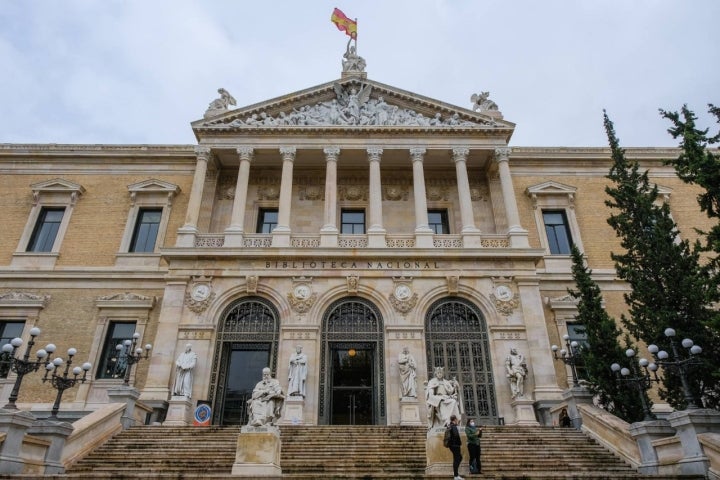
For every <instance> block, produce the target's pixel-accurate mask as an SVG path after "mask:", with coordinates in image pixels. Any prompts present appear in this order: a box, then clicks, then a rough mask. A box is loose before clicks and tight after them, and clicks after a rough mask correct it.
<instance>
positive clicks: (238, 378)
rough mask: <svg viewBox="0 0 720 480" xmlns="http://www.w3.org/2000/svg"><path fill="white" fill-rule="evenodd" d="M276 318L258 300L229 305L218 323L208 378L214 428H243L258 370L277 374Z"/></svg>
mask: <svg viewBox="0 0 720 480" xmlns="http://www.w3.org/2000/svg"><path fill="white" fill-rule="evenodd" d="M279 318H280V317H279V315H278V312H277V310H276V309H275V307H274V306H273V305H272V304H271V303H270V302H268V301H267V300H265V299H264V298H260V297H246V298H241V299H239V300H236V301H235V302H233V303H232V304H231V305H230V306H229V307H228V308H227V309H225V312H224V313H223V315H222V317H221V318H220V321H219V322H218V332H217V340H216V343H215V355H214V358H213V368H212V372H211V377H210V385H211V391H210V398H209V400H210V404H211V405H212V409H213V424H214V425H246V424H247V423H248V410H247V400H248V399H249V398H250V397H251V395H252V391H253V388H255V385H256V384H257V382H259V381H260V380H261V378H262V369H263V368H265V367H270V370H271V371H272V375H273V376H275V373H276V371H277V349H278V332H279V324H280V322H279Z"/></svg>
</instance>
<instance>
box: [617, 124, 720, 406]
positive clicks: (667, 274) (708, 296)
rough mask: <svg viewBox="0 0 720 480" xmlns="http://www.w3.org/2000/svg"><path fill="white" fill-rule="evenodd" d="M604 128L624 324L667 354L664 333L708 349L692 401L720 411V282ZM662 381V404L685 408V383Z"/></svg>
mask: <svg viewBox="0 0 720 480" xmlns="http://www.w3.org/2000/svg"><path fill="white" fill-rule="evenodd" d="M604 123H605V130H606V133H607V136H608V141H609V143H610V148H611V150H612V160H613V165H612V167H611V169H610V172H609V174H608V176H607V178H608V179H610V181H611V182H612V185H610V186H608V187H606V189H605V191H606V193H607V194H608V195H609V196H610V200H607V201H606V202H605V203H606V204H607V205H608V206H609V207H610V208H612V209H613V213H612V214H611V216H610V217H609V218H608V223H609V224H610V226H612V227H613V229H615V232H616V234H617V235H618V237H619V238H620V240H621V246H622V247H623V249H624V251H623V252H622V253H611V257H612V259H613V261H614V262H615V269H616V271H617V274H618V276H619V277H620V278H621V279H623V280H625V281H626V282H627V283H628V285H629V286H630V289H631V291H630V293H627V294H625V295H624V297H625V302H626V303H627V305H628V313H629V315H623V316H622V317H621V320H622V323H623V325H624V326H625V328H626V329H627V330H628V331H629V333H630V334H631V335H632V336H633V337H634V338H637V339H639V340H642V341H644V342H645V343H646V344H651V343H654V344H656V345H658V346H659V347H660V348H661V349H665V350H667V351H670V348H669V343H668V341H667V339H666V338H665V335H664V333H663V332H664V330H665V329H666V328H668V327H673V328H674V329H676V331H677V334H678V337H679V340H682V338H684V337H689V338H692V339H693V340H694V341H695V343H696V344H698V345H701V346H702V347H703V350H704V353H703V355H702V357H703V358H704V359H705V360H704V362H703V364H702V365H701V366H700V367H697V368H695V369H694V370H693V371H692V372H691V374H690V376H689V380H690V385H691V390H692V394H693V395H694V397H695V398H696V399H698V401H699V400H700V399H701V398H702V399H703V400H704V401H705V403H706V404H708V406H712V407H717V406H718V403H719V402H718V399H719V398H720V397H719V396H718V393H720V378H717V377H714V376H713V371H714V370H716V367H714V366H713V365H712V364H711V363H712V362H710V361H708V359H717V358H718V353H720V352H718V348H719V347H720V346H718V345H717V342H715V339H714V338H713V335H712V332H711V331H709V330H708V329H707V328H706V325H708V323H709V322H710V320H711V319H712V318H713V317H714V315H715V313H714V312H713V310H712V309H711V308H710V306H711V303H712V300H713V299H714V298H715V296H716V295H717V287H716V285H715V281H714V279H713V278H712V274H711V273H710V272H709V271H708V270H707V269H703V268H702V267H701V265H700V256H699V252H698V245H697V244H696V245H695V247H693V246H691V245H690V243H689V242H688V241H687V240H681V239H680V238H679V236H678V233H679V232H678V229H677V226H676V224H675V222H674V220H673V219H672V217H671V216H670V209H669V206H668V205H667V204H662V205H660V206H659V205H657V204H656V200H657V198H658V192H657V186H653V185H651V184H650V182H649V180H648V174H647V171H644V172H640V171H639V165H638V163H637V162H636V161H630V160H628V159H627V158H626V157H625V151H624V150H623V149H622V148H620V145H619V141H618V139H617V137H616V135H615V130H614V127H613V124H612V122H611V121H610V119H609V118H608V116H607V114H604ZM681 350H682V349H681ZM662 373H663V387H664V388H661V389H660V396H661V398H663V399H665V400H667V401H668V402H669V403H670V404H671V405H672V406H673V407H675V408H680V409H681V408H684V407H685V401H684V396H683V392H682V389H681V387H680V379H679V377H678V376H677V374H676V373H675V372H674V371H672V370H670V369H665V370H664V371H663V372H662Z"/></svg>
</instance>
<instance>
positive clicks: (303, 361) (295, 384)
mask: <svg viewBox="0 0 720 480" xmlns="http://www.w3.org/2000/svg"><path fill="white" fill-rule="evenodd" d="M302 348H303V347H302V346H301V345H298V346H297V347H295V353H293V354H292V356H291V357H290V370H289V371H288V395H289V396H291V397H295V396H299V397H305V380H306V379H307V370H308V369H307V355H305V354H304V353H302Z"/></svg>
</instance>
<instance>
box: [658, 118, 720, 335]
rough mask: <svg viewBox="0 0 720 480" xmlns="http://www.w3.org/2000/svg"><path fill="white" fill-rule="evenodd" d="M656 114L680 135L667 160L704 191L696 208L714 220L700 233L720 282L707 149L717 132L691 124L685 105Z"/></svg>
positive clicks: (714, 184) (719, 165)
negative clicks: (710, 133)
mask: <svg viewBox="0 0 720 480" xmlns="http://www.w3.org/2000/svg"><path fill="white" fill-rule="evenodd" d="M709 111H710V113H711V114H713V115H714V116H715V117H716V119H717V122H718V123H720V108H717V107H715V106H714V105H712V104H711V105H709ZM660 114H661V115H662V116H663V117H665V118H667V119H668V120H670V121H671V122H672V124H673V127H672V128H669V129H668V132H669V133H670V135H672V137H673V138H675V139H677V138H678V137H680V138H681V142H680V148H681V149H682V153H681V154H680V156H679V157H678V158H676V159H674V160H671V161H669V162H668V163H669V164H670V165H672V166H673V167H674V168H675V171H676V172H677V174H678V176H679V177H680V178H681V179H682V180H683V181H685V182H686V183H689V184H695V185H698V186H699V187H701V188H703V189H704V190H705V191H704V193H702V194H700V195H698V203H699V204H700V209H701V210H702V211H703V212H705V213H707V215H708V217H710V218H714V219H717V221H718V223H717V224H716V225H714V226H713V227H712V228H711V229H710V231H708V232H700V233H703V234H705V235H706V237H705V238H706V241H707V242H706V244H705V250H706V251H707V252H713V253H714V256H712V258H711V260H710V262H709V264H708V268H709V269H710V270H711V271H713V272H714V273H715V277H716V278H715V280H716V281H717V282H718V283H720V156H718V154H717V152H716V153H712V152H711V151H710V150H708V148H707V147H708V145H712V144H717V143H718V142H720V132H718V133H717V134H716V135H715V136H713V137H708V135H707V133H708V129H705V130H699V129H698V128H697V127H696V125H695V121H696V120H697V117H696V116H695V114H694V113H693V112H692V111H691V110H689V109H688V108H687V105H683V107H682V109H681V110H680V113H678V112H666V111H664V110H660ZM681 115H682V118H681ZM717 292H718V297H717V298H716V299H715V300H716V301H717V300H719V299H720V290H717ZM714 328H715V330H716V331H717V330H720V316H718V317H716V321H715V324H714Z"/></svg>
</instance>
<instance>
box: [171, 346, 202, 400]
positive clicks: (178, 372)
mask: <svg viewBox="0 0 720 480" xmlns="http://www.w3.org/2000/svg"><path fill="white" fill-rule="evenodd" d="M196 363H197V354H196V353H195V352H193V351H192V345H190V344H189V343H188V344H187V345H185V351H184V352H183V353H181V354H180V356H179V357H178V359H177V361H176V362H175V384H174V385H173V395H179V396H184V397H187V398H191V397H192V386H193V370H194V369H195V364H196Z"/></svg>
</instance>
